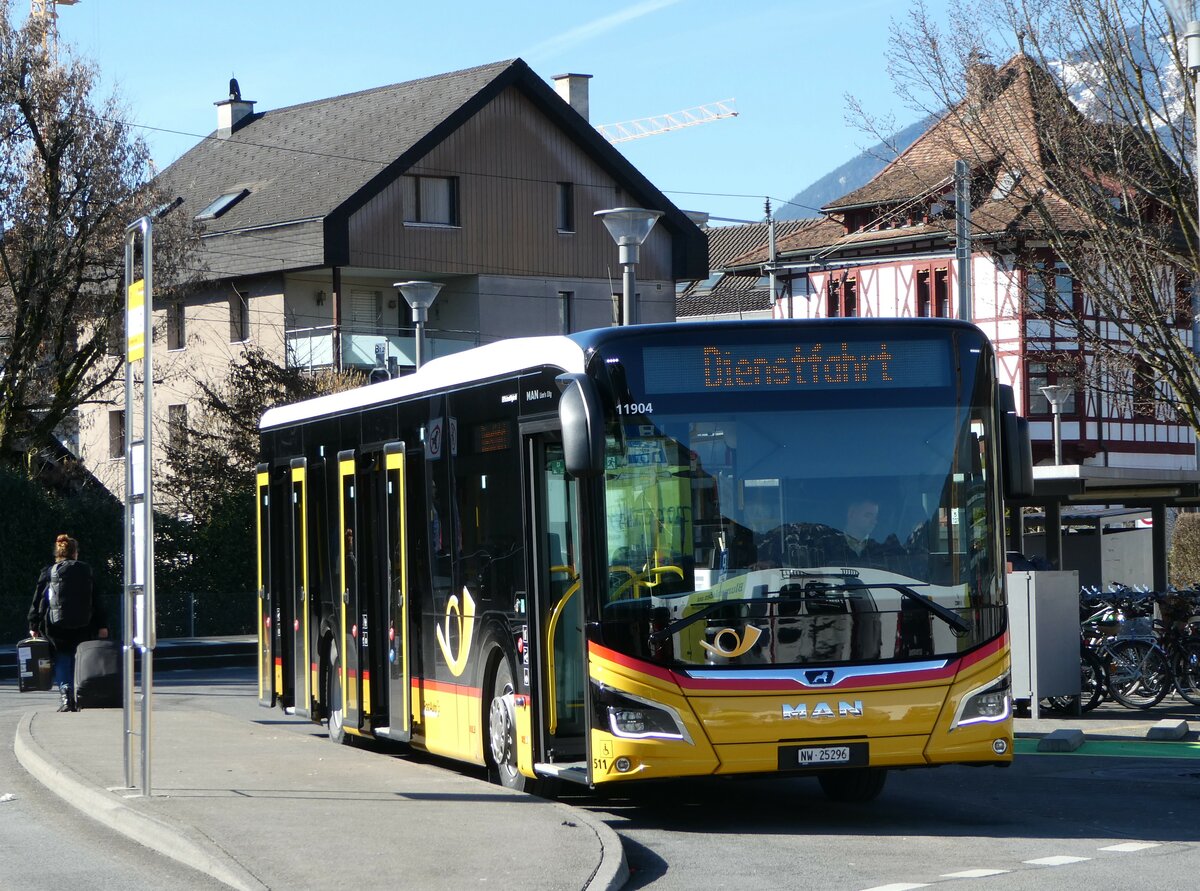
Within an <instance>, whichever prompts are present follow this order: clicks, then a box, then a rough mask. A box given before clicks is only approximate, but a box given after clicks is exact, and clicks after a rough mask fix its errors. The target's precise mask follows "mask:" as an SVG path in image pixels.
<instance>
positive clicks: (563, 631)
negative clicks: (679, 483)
mask: <svg viewBox="0 0 1200 891" xmlns="http://www.w3.org/2000/svg"><path fill="white" fill-rule="evenodd" d="M526 460H527V461H528V463H529V469H530V473H529V477H528V478H529V480H530V485H531V492H530V496H531V502H530V503H531V506H532V515H531V517H530V523H529V524H528V528H527V532H526V535H527V536H529V537H530V539H531V540H530V541H529V542H528V548H529V553H531V554H532V555H533V579H532V581H533V584H532V585H531V590H532V591H533V592H534V599H535V604H536V608H535V609H534V610H533V611H532V615H531V618H533V619H534V621H535V628H534V629H533V631H534V634H536V638H535V639H536V641H537V645H536V646H535V647H533V648H532V649H533V652H534V656H535V658H534V662H535V665H534V670H535V671H536V673H537V681H538V692H537V693H536V694H535V697H534V701H535V702H536V703H537V712H538V729H539V736H540V742H541V744H540V746H539V747H538V749H537V750H536V751H535V759H536V762H537V763H535V765H534V770H535V772H536V773H538V774H540V775H543V776H557V777H560V778H562V779H564V780H570V781H572V782H579V783H588V782H590V776H591V771H590V767H591V761H590V759H589V754H588V737H589V734H588V704H587V695H588V681H587V661H586V652H587V651H586V641H585V638H584V603H583V600H584V598H583V592H582V582H581V569H582V567H581V566H580V562H579V561H580V557H581V554H582V546H581V535H580V521H579V500H578V495H579V492H578V484H577V483H576V482H575V480H574V479H572V478H570V477H568V476H567V474H566V469H565V462H564V460H563V448H562V443H561V441H560V439H559V437H558V435H557V434H556V433H554V432H546V433H543V434H540V435H535V436H531V437H529V438H528V440H527V451H526Z"/></svg>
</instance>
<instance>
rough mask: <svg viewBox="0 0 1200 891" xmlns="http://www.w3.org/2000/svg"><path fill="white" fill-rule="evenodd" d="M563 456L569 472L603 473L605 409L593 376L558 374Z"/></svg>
mask: <svg viewBox="0 0 1200 891" xmlns="http://www.w3.org/2000/svg"><path fill="white" fill-rule="evenodd" d="M558 384H559V386H560V387H562V388H563V390H562V394H561V395H560V396H559V399H558V419H559V421H560V422H561V423H562V439H563V458H564V459H565V462H566V465H567V473H569V474H571V475H572V476H576V477H581V478H586V477H593V476H598V475H599V474H601V473H603V472H604V412H603V410H602V409H601V407H600V396H599V394H597V392H596V385H595V383H594V382H593V381H592V379H591V378H589V377H587V376H586V375H583V374H563V375H560V376H559V377H558Z"/></svg>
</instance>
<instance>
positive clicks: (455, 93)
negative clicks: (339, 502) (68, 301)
mask: <svg viewBox="0 0 1200 891" xmlns="http://www.w3.org/2000/svg"><path fill="white" fill-rule="evenodd" d="M587 83H588V79H587V77H586V76H583V75H563V76H561V77H560V78H556V85H555V86H553V87H552V86H551V85H550V84H549V83H547V82H546V81H545V80H543V79H542V78H541V77H540V76H538V75H537V74H535V73H534V72H533V71H532V70H531V69H530V67H529V66H528V65H527V64H526V63H525V62H523V61H522V60H520V59H514V60H508V61H502V62H496V63H493V64H488V65H481V66H478V67H475V68H469V69H466V70H463V71H455V72H450V73H446V74H439V75H435V76H432V77H426V78H421V79H418V80H412V81H407V82H405V83H399V84H394V85H391V86H385V87H379V88H376V89H371V90H364V91H362V92H357V93H351V94H348V95H343V96H336V97H332V98H328V99H319V100H316V101H313V102H306V103H303V104H300V105H294V106H290V107H286V108H280V109H275V110H268V111H258V110H256V108H255V104H256V103H255V102H254V101H251V100H249V99H246V98H243V96H242V88H241V87H240V86H239V85H238V83H237V82H236V81H231V82H230V85H229V94H228V97H227V98H222V99H221V100H220V101H219V102H217V103H216V110H217V122H216V123H217V126H216V129H215V130H214V131H213V132H212V133H211V134H210V135H209V136H207V137H206V138H204V139H203V140H201V141H200V142H199V143H198V144H197V145H196V146H195V147H193V148H192V149H191V150H190V151H188V152H187V153H185V154H184V155H183V156H182V157H180V158H179V159H178V160H177V161H175V162H174V163H173V164H171V165H170V166H169V167H167V168H166V169H165V170H164V171H163V172H162V173H161V175H160V178H159V181H160V183H161V184H162V185H163V186H165V187H166V188H167V189H168V190H169V194H173V195H174V196H175V202H174V205H173V208H172V209H171V211H170V213H172V214H187V215H188V216H189V217H190V218H191V219H193V220H194V221H195V223H196V225H197V226H199V227H200V231H201V237H200V247H199V250H198V252H197V254H196V256H195V257H194V258H193V260H192V263H191V264H190V265H191V266H192V267H193V268H194V269H195V270H196V271H197V273H198V277H199V279H200V282H201V285H200V287H199V288H196V289H191V290H189V291H187V293H183V292H174V293H169V294H167V295H166V296H163V294H161V293H160V294H159V295H158V296H157V298H156V325H155V334H156V340H155V349H156V358H155V371H156V376H157V373H158V372H159V371H160V369H161V373H162V376H163V381H162V383H161V384H160V385H159V388H158V390H157V391H156V413H157V412H158V411H159V410H161V413H162V414H163V419H164V423H163V425H162V427H163V430H164V436H165V435H167V431H168V430H170V429H175V428H177V427H178V426H179V422H180V421H182V420H183V419H184V418H186V415H187V411H188V405H189V402H190V396H191V394H193V393H194V392H195V388H196V386H197V381H198V380H202V379H207V380H210V381H211V380H218V379H220V378H221V377H222V376H223V375H224V373H225V370H226V369H227V368H228V365H229V363H230V362H233V361H236V360H237V357H238V355H239V354H240V353H241V350H242V349H243V348H244V347H245V346H246V345H247V344H255V345H258V346H261V347H262V348H264V349H265V350H267V352H268V353H269V354H270V355H273V356H277V357H278V360H279V361H280V362H281V363H284V362H286V363H288V364H291V365H299V366H303V367H305V368H310V369H313V370H317V369H321V368H329V367H336V368H349V367H358V368H362V369H372V368H375V369H380V370H382V371H385V372H386V373H388V374H392V375H395V374H403V373H405V372H406V371H408V370H411V369H412V368H413V367H414V360H415V356H414V345H415V339H414V328H413V323H412V316H411V311H410V309H409V307H408V306H407V304H406V303H405V301H404V299H403V297H402V295H401V294H400V293H399V292H398V291H397V289H396V288H395V287H394V285H395V283H397V282H403V281H410V280H423V281H432V282H436V283H438V284H440V285H442V290H441V292H440V293H439V295H438V297H437V299H436V301H435V303H434V304H433V306H432V307H431V309H430V310H429V314H428V320H427V324H426V334H427V348H426V352H425V357H426V358H429V357H432V356H440V355H447V354H450V353H453V352H455V351H458V350H462V349H466V348H469V347H472V346H476V345H479V344H483V343H488V342H491V341H495V340H499V339H502V338H506V337H512V336H520V335H533V334H549V333H562V332H569V331H574V330H581V329H584V328H591V327H602V326H607V325H611V324H614V323H615V322H617V321H619V319H618V315H619V313H620V304H621V301H620V296H619V295H620V291H621V267H620V266H619V265H618V252H617V248H616V246H615V244H614V243H613V240H612V238H611V236H610V235H609V234H608V232H607V230H606V229H605V227H604V225H603V223H602V222H601V221H600V220H599V219H598V218H596V217H595V216H594V213H595V211H597V210H602V209H606V208H612V207H621V206H636V207H644V208H647V209H651V210H659V211H662V214H663V215H662V217H661V218H660V219H659V222H658V224H657V225H656V226H655V228H654V230H653V232H652V233H651V234H650V237H649V239H648V240H647V241H646V243H645V244H644V245H643V247H642V249H641V258H640V262H639V264H638V269H637V280H638V321H642V322H658V321H671V320H673V319H674V317H675V282H676V281H677V280H680V279H688V280H690V279H697V278H703V276H704V275H705V274H706V273H707V259H708V258H707V245H706V243H705V238H704V234H703V233H702V232H701V231H700V229H699V228H698V227H697V226H696V225H695V224H694V223H693V222H692V221H691V220H690V219H689V218H688V217H687V216H686V215H685V214H684V213H682V212H681V211H680V210H679V209H678V208H676V207H675V206H674V205H673V204H672V203H671V202H670V201H669V200H667V198H666V197H664V196H663V194H662V193H661V192H660V191H659V190H658V189H657V188H655V186H654V185H653V184H652V183H650V181H649V180H647V179H646V177H645V176H643V175H642V174H641V173H640V172H639V171H638V170H637V169H636V168H635V167H633V165H631V164H630V163H629V162H628V161H627V160H625V158H624V157H623V156H622V155H621V154H620V153H619V152H618V151H617V150H616V149H614V148H613V147H612V145H611V144H609V143H608V142H607V141H606V140H605V139H604V137H602V136H601V135H600V133H599V132H597V130H596V129H595V128H594V127H593V126H592V125H591V124H590V123H589V122H588V120H587V117H586V110H587V92H586V91H587ZM581 112H582V113H581ZM116 404H118V403H116V402H115V403H114V405H116ZM168 412H170V413H171V416H172V417H173V418H174V419H175V423H167V420H166V419H167V417H168V414H167V413H168ZM106 415H107V417H106ZM121 417H122V414H121V412H120V411H119V410H116V409H111V408H110V407H108V406H100V407H98V408H97V409H95V410H93V411H91V412H90V417H87V418H81V449H82V451H83V458H84V460H85V462H86V463H87V464H88V465H89V466H91V467H98V468H103V467H104V466H105V464H106V462H108V459H109V457H110V456H113V457H114V460H113V461H111V462H108V463H109V464H111V465H112V466H111V470H112V473H111V474H104V473H101V474H99V475H100V476H101V477H102V478H106V477H113V479H112V480H108V479H107V478H106V482H108V483H109V485H110V488H113V489H114V491H116V490H119V489H120V479H119V478H120V475H121V474H120V462H119V461H116V460H115V456H118V455H119V454H120V450H121V448H122V447H121V443H120V437H119V430H120V429H121V428H120V426H119V421H120V419H121Z"/></svg>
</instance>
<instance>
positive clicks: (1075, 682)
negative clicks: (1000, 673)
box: [1008, 570, 1081, 718]
mask: <svg viewBox="0 0 1200 891" xmlns="http://www.w3.org/2000/svg"><path fill="white" fill-rule="evenodd" d="M1008 621H1009V638H1010V640H1011V641H1012V682H1013V686H1012V689H1013V699H1015V700H1023V699H1027V700H1029V712H1030V714H1031V715H1032V716H1033V717H1035V718H1036V717H1038V700H1039V699H1042V698H1044V697H1046V696H1078V695H1079V692H1080V676H1081V673H1080V669H1079V573H1078V572H1076V571H1074V570H1069V571H1066V572H1010V573H1009V574H1008Z"/></svg>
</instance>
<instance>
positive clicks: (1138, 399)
mask: <svg viewBox="0 0 1200 891" xmlns="http://www.w3.org/2000/svg"><path fill="white" fill-rule="evenodd" d="M1134 362H1135V364H1134V366H1133V416H1134V417H1135V418H1140V419H1141V420H1146V421H1148V420H1152V419H1153V418H1155V417H1157V416H1158V392H1157V388H1156V387H1155V386H1154V370H1153V369H1152V368H1151V367H1150V366H1149V364H1147V363H1146V362H1145V361H1144V360H1143V359H1140V358H1139V359H1135V360H1134Z"/></svg>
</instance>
